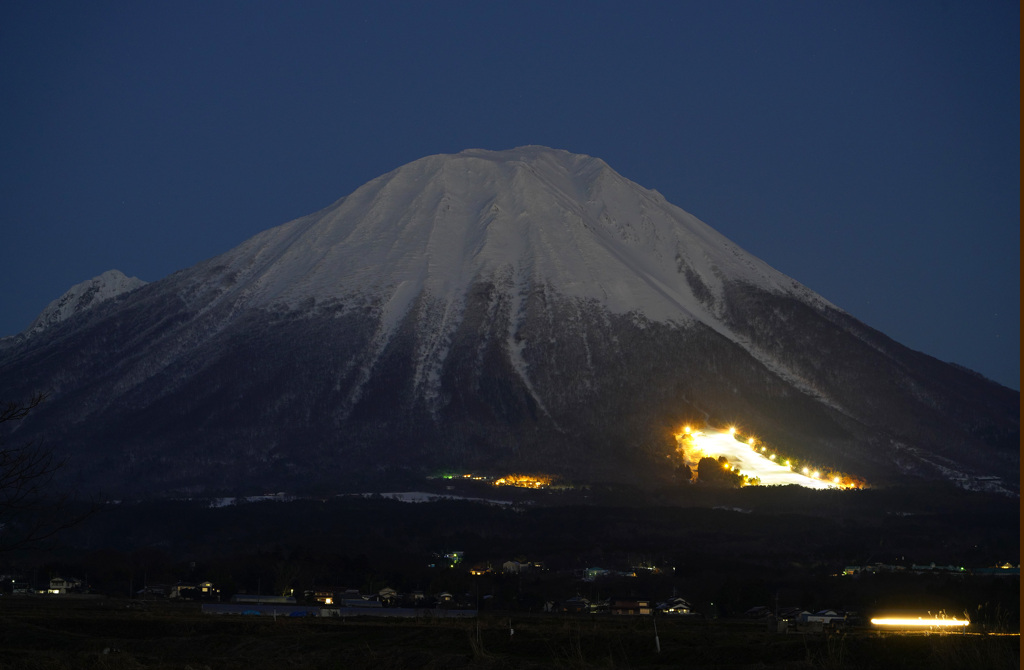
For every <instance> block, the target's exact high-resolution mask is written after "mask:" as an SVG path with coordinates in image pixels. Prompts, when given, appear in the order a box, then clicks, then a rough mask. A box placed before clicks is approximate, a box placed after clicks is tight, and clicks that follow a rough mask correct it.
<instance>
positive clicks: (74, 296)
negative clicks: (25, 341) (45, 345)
mask: <svg viewBox="0 0 1024 670" xmlns="http://www.w3.org/2000/svg"><path fill="white" fill-rule="evenodd" d="M145 284H146V282H145V281H143V280H141V279H139V278H138V277H128V276H126V275H125V274H124V273H123V272H121V271H120V270H107V271H106V272H104V273H103V274H101V275H98V276H96V277H93V278H92V279H89V280H86V281H84V282H81V283H79V284H75V285H74V286H72V287H71V288H69V289H68V290H67V291H65V292H64V294H63V295H61V296H60V297H59V298H57V299H56V300H54V301H53V302H51V303H50V304H49V305H47V306H46V309H44V310H43V311H42V312H40V313H39V316H37V317H36V318H35V320H34V321H33V322H32V323H31V324H30V325H29V327H28V328H26V329H25V330H24V331H23V333H22V334H24V335H37V334H39V333H41V332H42V331H44V330H46V329H47V328H50V327H52V326H55V325H57V324H58V323H60V322H62V321H66V320H67V319H69V318H71V317H72V316H75V315H76V314H80V313H82V312H84V311H86V310H88V309H90V308H92V307H95V306H96V305H98V304H100V303H101V302H103V301H105V300H110V299H111V298H116V297H117V296H119V295H121V294H123V293H127V292H128V291H133V290H135V289H137V288H139V287H140V286H144V285H145Z"/></svg>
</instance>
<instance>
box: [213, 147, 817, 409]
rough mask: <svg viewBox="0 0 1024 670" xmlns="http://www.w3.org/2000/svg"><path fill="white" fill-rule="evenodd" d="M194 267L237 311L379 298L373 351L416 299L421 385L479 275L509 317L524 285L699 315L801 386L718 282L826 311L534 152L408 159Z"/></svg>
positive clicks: (649, 204) (623, 306)
mask: <svg viewBox="0 0 1024 670" xmlns="http://www.w3.org/2000/svg"><path fill="white" fill-rule="evenodd" d="M204 266H205V267H206V268H207V269H209V268H214V267H216V268H218V269H220V271H221V275H222V276H226V277H230V281H231V287H225V288H224V290H225V292H224V294H223V295H221V296H220V300H221V301H227V302H228V303H229V304H230V305H231V306H232V309H239V308H242V307H267V306H275V307H285V308H289V309H295V308H297V307H298V306H299V305H302V304H309V301H310V299H312V301H313V302H314V303H323V302H331V301H335V300H341V299H344V300H348V301H352V299H353V298H354V297H358V299H359V300H361V301H363V303H364V304H372V305H375V306H377V307H379V309H380V323H379V330H378V333H377V335H376V336H375V342H376V349H377V352H378V353H379V352H380V351H382V350H383V349H384V347H385V346H386V345H387V343H388V342H389V341H390V338H391V335H392V333H393V331H394V329H395V327H396V326H397V324H399V323H400V322H401V321H402V319H404V318H405V317H406V315H407V314H408V313H409V312H410V310H411V309H412V306H413V305H414V303H415V302H416V301H417V300H418V299H420V298H423V299H425V300H428V301H431V302H433V303H434V304H435V309H434V310H433V311H432V312H431V313H430V314H429V316H428V317H427V320H428V321H429V323H421V326H422V327H423V328H426V329H434V330H435V335H434V337H433V338H432V340H431V342H430V345H429V347H428V350H425V351H422V352H421V359H422V360H421V362H422V363H423V367H422V369H421V370H420V372H419V376H420V378H421V379H429V378H431V377H432V376H434V372H433V371H432V370H433V369H434V368H436V363H437V362H438V361H443V359H444V356H445V353H446V351H445V342H446V339H447V337H448V335H450V332H451V330H450V329H451V328H452V327H454V326H455V325H457V323H458V322H459V320H460V315H461V312H462V310H463V309H464V308H465V299H466V295H467V292H468V291H469V290H470V288H471V287H472V286H473V285H475V284H476V283H478V282H481V281H486V282H492V283H494V284H495V285H497V286H501V287H503V290H504V291H505V292H507V293H509V294H510V295H511V299H512V301H513V303H514V306H515V309H516V310H517V311H518V310H519V309H521V307H522V305H523V304H524V303H523V299H522V298H523V296H525V295H526V294H527V293H528V292H529V291H530V290H531V289H532V288H533V287H537V286H547V287H550V288H551V289H552V290H554V291H555V292H556V293H557V294H558V295H560V296H562V297H565V298H569V299H574V300H578V301H581V302H584V303H594V304H596V305H600V306H603V307H604V308H606V309H608V310H609V311H610V312H611V313H613V314H626V313H635V314H638V315H640V316H642V317H644V318H646V319H648V320H650V321H657V322H668V323H674V324H686V323H692V322H693V321H698V322H701V323H703V324H705V325H708V326H710V327H711V328H713V329H714V330H715V331H717V332H719V333H720V334H722V335H723V336H725V337H727V338H728V339H730V340H732V341H735V342H737V343H739V344H741V345H742V346H744V347H745V348H747V349H748V350H750V352H751V353H752V354H754V355H755V357H756V358H758V359H760V360H762V362H763V363H764V364H765V365H767V366H768V367H769V368H771V369H773V370H775V371H776V373H777V374H780V375H782V376H784V377H788V378H790V381H793V382H794V383H797V384H798V385H800V384H801V383H802V382H801V380H800V379H798V378H795V377H793V375H792V374H791V373H790V372H789V371H788V370H787V369H785V368H784V367H781V366H779V365H777V364H776V363H775V361H773V360H772V358H771V357H770V356H769V355H767V354H765V353H764V352H762V351H758V350H755V349H754V348H753V347H752V346H751V345H750V344H749V343H748V342H746V341H745V339H744V338H743V337H742V336H740V335H737V334H736V333H734V332H732V331H731V330H730V329H729V328H728V327H727V326H726V325H725V324H724V323H723V320H722V314H723V310H724V309H725V299H724V298H725V293H724V284H725V283H726V282H742V283H747V284H751V285H753V286H756V287H758V288H760V289H762V290H765V291H768V292H771V293H775V294H784V295H789V296H792V297H795V298H797V299H799V300H801V301H802V302H805V303H808V304H811V305H814V306H816V307H824V306H828V307H832V306H831V305H829V303H827V301H825V300H824V299H823V298H821V297H820V296H818V295H817V294H815V293H814V292H813V291H811V290H809V289H807V288H806V287H804V286H802V285H800V284H799V283H797V282H796V281H794V280H793V279H791V278H790V277H787V276H786V275H784V274H782V273H780V272H778V271H776V270H774V269H773V268H771V267H770V266H769V265H767V264H766V263H764V262H762V261H761V260H759V259H757V258H755V257H753V256H751V255H749V254H747V253H746V252H744V251H743V250H742V249H740V248H739V247H737V246H736V245H735V244H733V243H732V242H730V241H729V240H728V239H726V238H725V237H723V236H722V235H720V234H719V233H717V232H716V231H715V230H713V229H712V228H711V227H709V226H708V225H706V224H705V223H703V222H702V221H700V220H698V219H697V218H696V217H694V216H692V215H690V214H688V213H687V212H685V211H683V210H682V209H680V208H678V207H676V206H675V205H672V204H670V203H669V202H667V201H666V200H665V199H664V197H662V196H661V194H660V193H658V192H656V191H652V190H649V189H645V188H643V187H641V186H639V185H637V184H635V183H634V182H631V181H629V180H628V179H626V178H624V177H622V176H621V175H619V174H618V173H616V172H615V171H614V170H612V169H611V168H610V167H609V166H608V165H607V164H606V163H605V162H604V161H602V160H600V159H597V158H592V157H590V156H584V155H578V154H572V153H569V152H566V151H561V150H554V149H548V148H545V147H539V146H527V147H520V148H516V149H511V150H507V151H486V150H481V149H472V150H467V151H463V152H461V153H459V154H444V155H436V156H429V157H427V158H423V159H420V160H417V161H414V162H412V163H409V164H407V165H405V166H402V167H400V168H398V169H396V170H394V171H392V172H390V173H388V174H385V175H383V176H381V177H379V178H377V179H374V180H372V181H370V182H368V183H367V184H365V185H364V186H362V187H360V188H359V189H357V190H356V191H355V192H353V193H352V194H351V195H349V196H348V197H346V198H343V199H341V200H339V201H337V202H336V203H334V204H333V205H331V206H329V207H327V208H326V209H324V210H322V211H320V212H317V213H314V214H311V215H309V216H306V217H302V218H300V219H297V220H294V221H292V222H290V223H287V224H284V225H282V226H279V227H276V228H273V229H270V230H267V231H264V232H263V233H260V234H258V235H256V236H255V237H253V238H251V239H250V240H248V241H247V242H245V243H243V244H242V245H240V246H238V247H236V248H235V249H233V250H231V251H229V252H227V253H225V254H222V255H221V256H218V257H216V258H213V259H211V260H210V261H207V263H205V264H204ZM204 299H205V298H204ZM435 312H439V313H435ZM517 322H518V320H517V319H515V318H514V319H513V323H512V325H511V327H512V330H511V331H510V332H509V333H508V338H509V341H510V342H514V340H515V339H516V333H515V325H516V323H517ZM423 328H421V330H422V329H423ZM437 329H439V330H437ZM519 346H520V347H521V344H520V345H519ZM516 351H517V348H516V346H510V358H511V362H512V363H513V365H514V366H515V367H516V369H517V370H520V372H521V373H522V378H523V381H524V383H526V384H527V386H528V387H529V385H530V382H529V379H528V376H527V374H526V366H525V364H524V363H523V361H522V360H520V359H517V358H516V355H515V352H516ZM431 360H433V361H434V363H435V364H430V361H431ZM366 374H369V371H366ZM808 390H809V389H808ZM427 391H428V392H431V391H430V389H429V384H428V385H427ZM538 401H539V399H538Z"/></svg>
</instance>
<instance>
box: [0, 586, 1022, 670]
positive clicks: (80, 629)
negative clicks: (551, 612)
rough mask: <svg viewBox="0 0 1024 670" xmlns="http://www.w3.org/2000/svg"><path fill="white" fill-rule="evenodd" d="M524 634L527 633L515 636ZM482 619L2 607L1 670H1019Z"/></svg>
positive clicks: (975, 641) (955, 638) (996, 649)
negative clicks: (276, 616) (274, 616)
mask: <svg viewBox="0 0 1024 670" xmlns="http://www.w3.org/2000/svg"><path fill="white" fill-rule="evenodd" d="M510 630H511V631H514V633H510ZM657 634H658V641H659V642H660V646H661V652H660V653H658V652H657V651H656V648H655V620H654V619H652V618H651V617H642V618H641V617H637V618H631V617H607V616H596V617H595V616H588V617H580V618H571V617H559V616H537V615H534V616H529V615H526V616H518V617H517V616H512V617H511V618H509V617H508V616H497V615H494V616H485V617H482V618H481V619H479V620H476V619H461V620H452V619H449V620H370V621H353V620H338V619H334V620H331V619H285V618H279V619H277V620H274V619H272V618H258V617H251V616H249V617H237V616H236V617H230V616H211V615H203V614H200V613H199V606H198V605H193V604H188V605H182V606H171V605H169V604H166V603H161V604H159V605H156V604H144V603H139V602H137V601H136V602H129V601H118V600H113V599H97V600H73V599H67V600H65V599H48V600H40V599H38V598H10V597H6V598H3V599H2V602H0V668H5V669H6V668H31V669H39V670H49V669H56V668H60V669H71V668H111V669H119V668H152V669H161V670H162V669H167V670H170V669H172V668H173V669H181V670H184V669H186V668H190V669H193V670H199V669H203V668H207V669H210V670H214V669H220V668H239V669H242V668H245V669H254V670H260V669H263V668H266V669H274V670H277V669H279V668H356V669H359V668H367V669H369V668H374V669H378V670H387V669H391V668H470V669H472V668H480V669H487V670H490V669H504V668H507V669H519V668H524V669H525V668H716V669H726V668H736V669H740V668H743V669H746V668H751V669H753V668H836V669H840V668H880V669H890V668H907V669H911V668H922V669H924V668H927V670H945V669H949V670H953V669H961V668H964V669H971V668H979V669H981V668H984V669H986V670H998V669H1000V668H1013V669H1016V668H1019V661H1020V649H1019V642H1020V638H1019V636H995V635H977V634H967V635H964V634H931V635H928V634H914V635H900V634H894V633H886V634H882V633H879V632H874V631H869V630H853V631H849V632H847V633H842V634H833V635H822V634H817V635H814V634H806V635H805V634H788V635H786V634H782V635H779V634H774V633H769V632H768V631H767V629H766V627H765V626H764V625H763V624H757V623H750V622H739V621H728V620H719V621H713V622H705V621H697V620H678V619H677V620H672V619H670V618H665V617H659V618H658V619H657Z"/></svg>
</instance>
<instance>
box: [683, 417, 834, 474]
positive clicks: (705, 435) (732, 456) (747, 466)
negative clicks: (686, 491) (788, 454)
mask: <svg viewBox="0 0 1024 670" xmlns="http://www.w3.org/2000/svg"><path fill="white" fill-rule="evenodd" d="M736 433H737V429H736V427H735V426H732V427H729V428H727V429H726V430H716V429H714V428H703V429H700V430H697V429H694V428H693V427H692V426H684V427H683V429H682V431H680V432H679V433H677V434H676V436H675V437H676V440H677V442H678V444H679V447H678V450H679V452H680V455H681V456H682V457H683V458H684V460H686V461H687V462H689V463H691V464H692V463H696V462H697V461H699V460H700V459H701V458H702V457H705V456H710V457H712V458H718V457H720V456H725V458H726V459H727V461H728V462H727V463H724V464H723V467H724V468H725V469H728V470H732V471H734V472H736V473H737V474H740V475H743V476H744V477H746V478H747V480H748V481H754V480H756V481H757V482H759V483H760V484H762V485H765V486H772V485H787V484H797V485H799V486H804V487H806V488H813V489H826V488H843V482H842V479H841V478H840V477H838V476H832V477H825V475H823V473H821V472H818V471H814V470H811V469H810V468H803V471H802V472H799V471H794V469H793V466H792V465H790V462H789V461H788V460H786V461H785V463H784V464H783V463H779V462H778V454H775V453H772V452H771V451H770V450H769V449H768V448H767V447H766V446H765V445H763V444H758V442H757V439H756V438H753V437H750V438H747V439H746V440H745V441H743V442H740V441H739V440H737V439H736Z"/></svg>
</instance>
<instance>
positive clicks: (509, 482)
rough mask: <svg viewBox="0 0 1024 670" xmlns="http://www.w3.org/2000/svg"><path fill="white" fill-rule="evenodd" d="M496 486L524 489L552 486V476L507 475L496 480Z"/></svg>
mask: <svg viewBox="0 0 1024 670" xmlns="http://www.w3.org/2000/svg"><path fill="white" fill-rule="evenodd" d="M494 485H495V486H515V487H518V488H523V489H542V488H545V487H547V486H551V477H548V476H546V475H505V476H504V477H500V478H498V479H495V480H494Z"/></svg>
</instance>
